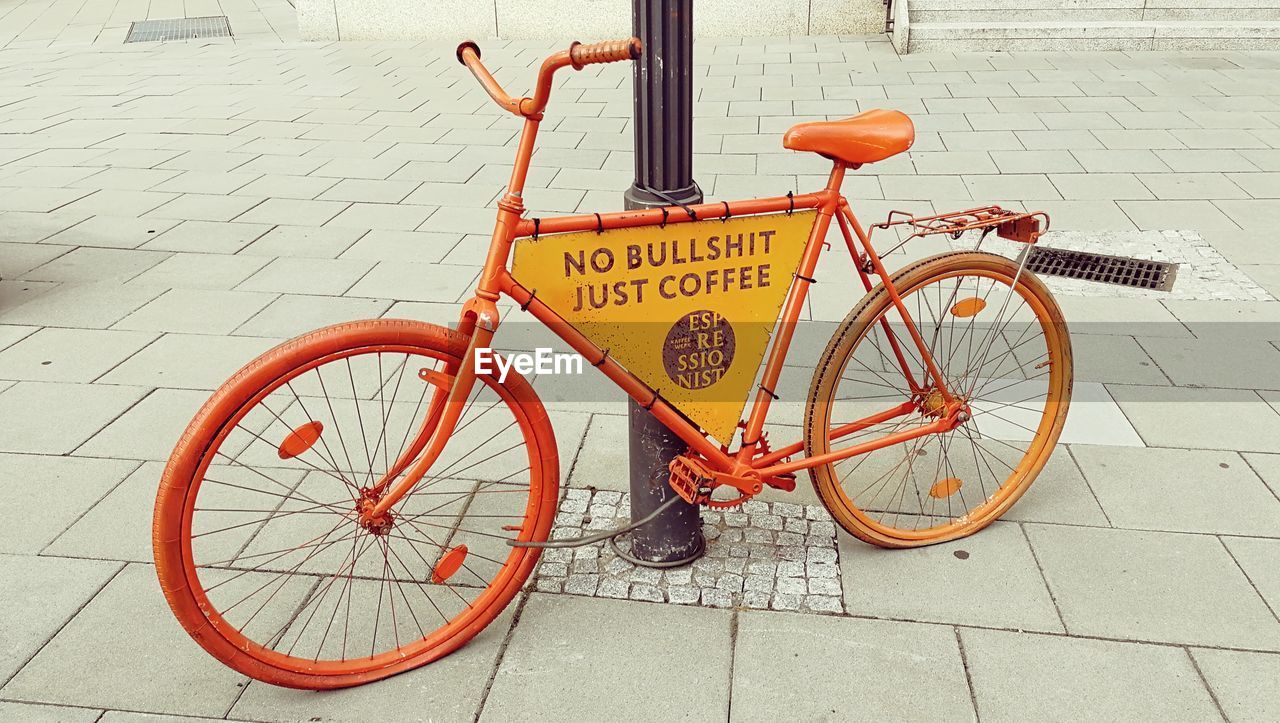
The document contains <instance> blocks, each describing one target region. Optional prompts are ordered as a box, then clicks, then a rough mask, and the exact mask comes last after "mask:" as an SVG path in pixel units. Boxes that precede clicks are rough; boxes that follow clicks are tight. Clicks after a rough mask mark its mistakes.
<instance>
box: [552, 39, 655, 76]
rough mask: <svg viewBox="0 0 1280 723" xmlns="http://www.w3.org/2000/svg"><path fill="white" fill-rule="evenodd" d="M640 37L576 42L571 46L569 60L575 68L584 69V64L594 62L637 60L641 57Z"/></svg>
mask: <svg viewBox="0 0 1280 723" xmlns="http://www.w3.org/2000/svg"><path fill="white" fill-rule="evenodd" d="M641 50H642V47H641V45H640V38H627V39H626V40H606V41H604V42H603V43H593V44H591V45H583V44H581V43H574V44H573V45H570V46H569V62H570V63H571V64H572V65H573V68H574V70H582V68H583V66H586V65H591V64H593V63H614V62H617V61H619V60H635V59H636V58H639V57H640V51H641Z"/></svg>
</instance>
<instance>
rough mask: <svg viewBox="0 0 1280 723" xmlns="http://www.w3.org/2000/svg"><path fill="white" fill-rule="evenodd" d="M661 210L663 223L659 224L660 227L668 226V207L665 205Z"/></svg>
mask: <svg viewBox="0 0 1280 723" xmlns="http://www.w3.org/2000/svg"><path fill="white" fill-rule="evenodd" d="M660 210H661V211H662V223H660V224H658V228H666V227H667V209H666V207H663V208H662V209H660Z"/></svg>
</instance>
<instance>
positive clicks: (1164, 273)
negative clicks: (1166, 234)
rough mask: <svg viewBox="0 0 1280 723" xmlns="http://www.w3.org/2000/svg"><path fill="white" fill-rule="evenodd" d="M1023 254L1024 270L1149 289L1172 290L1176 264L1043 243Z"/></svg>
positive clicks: (1176, 269) (1176, 268) (1029, 247)
mask: <svg viewBox="0 0 1280 723" xmlns="http://www.w3.org/2000/svg"><path fill="white" fill-rule="evenodd" d="M1023 253H1024V254H1025V255H1026V257H1027V269H1028V270H1029V271H1033V272H1035V273H1037V274H1048V275H1050V276H1062V277H1065V278H1068V279H1080V280H1081V281H1096V282H1098V283H1101V284H1114V285H1116V286H1130V287H1133V288H1137V289H1150V290H1152V291H1169V290H1170V289H1172V288H1173V280H1174V277H1175V276H1177V272H1178V265H1177V264H1171V263H1166V262H1164V261H1148V260H1147V259H1135V258H1131V257H1128V256H1107V255H1106V254H1092V253H1087V252H1085V251H1068V250H1066V249H1055V248H1049V247H1046V246H1028V247H1027V250H1026V251H1024V252H1023Z"/></svg>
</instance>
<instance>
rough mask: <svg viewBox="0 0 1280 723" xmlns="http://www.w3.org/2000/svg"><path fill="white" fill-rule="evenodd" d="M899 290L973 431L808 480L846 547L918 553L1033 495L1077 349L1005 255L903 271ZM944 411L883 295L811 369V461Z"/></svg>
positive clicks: (1055, 311) (1054, 310) (1046, 300)
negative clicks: (857, 543)
mask: <svg viewBox="0 0 1280 723" xmlns="http://www.w3.org/2000/svg"><path fill="white" fill-rule="evenodd" d="M893 285H894V288H895V289H897V291H898V293H899V295H900V297H901V299H902V301H903V303H904V304H905V306H906V308H907V311H908V313H909V314H910V315H911V316H912V318H913V320H914V321H915V324H916V327H917V329H918V330H919V332H920V334H921V336H922V337H923V339H924V340H925V342H926V344H928V345H929V347H930V355H931V356H932V357H933V359H934V361H935V363H936V365H937V366H938V368H939V369H940V372H941V374H942V376H943V377H944V379H945V380H946V383H947V387H948V389H949V390H950V391H951V392H952V393H954V394H955V395H957V396H959V397H963V401H964V403H966V404H968V405H969V407H970V411H969V412H968V414H969V419H968V420H967V421H965V422H964V423H962V424H960V426H959V427H957V428H956V429H954V430H952V431H950V432H946V433H943V434H938V433H933V434H927V435H925V436H921V437H917V438H916V439H912V440H909V441H907V442H903V443H900V444H896V445H892V446H888V447H884V448H881V449H878V450H875V451H872V452H868V453H866V454H863V455H860V456H856V457H850V458H848V459H845V460H841V461H840V462H836V463H833V464H825V465H819V466H817V467H814V468H812V469H810V475H811V477H812V479H813V484H814V487H815V489H816V490H817V493H818V496H819V498H821V500H822V503H823V504H824V505H825V506H826V508H827V510H828V511H829V512H830V513H831V516H832V518H833V519H834V520H835V521H836V523H838V524H839V525H840V526H841V527H843V528H844V529H845V530H846V531H848V532H849V533H850V534H852V535H854V536H855V537H857V538H859V539H861V540H863V541H865V542H869V543H871V544H874V545H879V546H881V547H919V546H922V545H931V544H936V543H939V542H946V541H948V540H954V539H957V538H960V537H965V536H967V535H971V534H973V533H974V532H977V531H978V530H980V529H982V528H983V527H986V526H987V525H989V524H991V523H992V522H993V521H995V520H996V519H998V518H999V517H1000V516H1001V515H1003V514H1004V513H1005V511H1007V510H1008V509H1009V508H1010V507H1011V506H1012V505H1013V503H1014V502H1016V501H1017V500H1018V498H1019V497H1021V496H1022V494H1023V493H1024V492H1025V491H1026V490H1027V488H1028V487H1030V486H1031V483H1032V482H1033V481H1034V480H1035V478H1036V476H1037V475H1038V474H1039V473H1040V470H1041V469H1043V468H1044V465H1045V464H1046V463H1047V462H1048V460H1049V455H1050V454H1051V453H1052V452H1053V448H1054V445H1055V444H1056V443H1057V440H1058V436H1059V435H1060V434H1061V433H1062V427H1063V425H1064V424H1065V423H1066V418H1067V408H1068V407H1069V405H1070V403H1071V385H1072V360H1071V342H1070V339H1069V337H1068V334H1067V328H1066V323H1065V322H1064V321H1063V318H1062V311H1061V310H1060V309H1059V308H1058V304H1057V302H1055V301H1054V299H1053V296H1052V295H1051V294H1050V292H1049V290H1048V289H1047V288H1046V287H1045V285H1044V284H1043V283H1042V282H1041V281H1040V279H1038V278H1036V277H1035V275H1034V274H1032V273H1031V272H1030V271H1026V270H1025V269H1024V270H1022V271H1021V273H1019V266H1018V264H1017V263H1015V262H1014V261H1011V260H1009V259H1007V258H1005V257H1003V256H997V255H994V254H989V253H980V252H968V251H960V252H952V253H945V254H940V255H938V256H934V257H932V258H928V259H925V260H923V261H920V262H918V263H916V264H914V265H912V266H909V267H907V268H905V269H903V270H901V271H899V272H898V273H896V274H895V275H894V277H893ZM895 345H896V347H897V348H896V350H895ZM899 352H900V353H901V355H902V360H901V361H900V360H899ZM904 362H905V366H906V367H907V369H909V370H910V371H911V373H912V375H913V376H914V379H915V380H916V381H917V384H916V387H915V388H913V387H912V385H911V384H910V383H908V381H907V376H906V374H905V373H904V372H903V371H902V367H903V366H904ZM904 402H914V403H915V405H916V410H915V411H913V412H911V413H909V414H906V415H902V416H900V417H896V418H894V419H890V420H888V421H886V422H882V423H878V424H875V425H873V426H871V427H869V428H867V429H864V430H860V431H858V432H855V433H849V434H846V435H845V436H842V437H839V438H833V430H838V429H840V428H841V427H842V425H848V424H849V423H851V422H853V421H855V420H858V419H863V418H865V417H867V416H870V415H871V414H873V413H876V412H881V411H883V410H886V409H890V408H893V407H896V406H898V405H900V404H903V403H904ZM941 403H942V396H941V394H940V393H938V392H935V391H932V382H931V378H930V375H929V373H928V372H927V371H926V369H925V366H924V362H923V361H922V360H921V355H920V353H919V350H918V348H917V347H916V345H915V344H914V342H913V340H912V338H911V337H910V335H909V332H907V331H906V329H905V325H904V324H903V323H902V320H901V317H900V316H899V314H898V311H897V310H896V307H895V305H894V304H893V302H892V300H891V298H890V296H889V294H888V292H887V291H886V289H885V288H884V286H883V285H881V286H878V287H876V288H875V289H873V290H872V291H871V292H870V293H868V294H867V295H866V296H865V297H864V298H863V300H862V301H861V303H859V305H858V306H857V307H855V308H854V309H853V311H851V312H850V313H849V315H848V316H847V317H846V318H845V320H844V321H843V322H842V323H841V324H840V327H839V328H838V329H837V331H836V333H835V335H834V336H833V337H832V339H831V341H830V342H829V343H828V344H827V348H826V351H825V352H824V353H823V355H822V357H821V360H820V362H819V364H818V367H817V369H815V370H814V376H813V382H812V384H811V386H810V390H809V399H808V404H807V408H806V413H805V444H806V451H807V453H808V454H809V455H810V456H813V455H819V454H825V453H827V452H830V451H832V450H833V449H839V448H841V447H847V446H851V445H852V444H855V443H864V442H868V441H871V440H873V439H875V438H878V437H883V436H885V435H886V434H891V433H896V432H903V431H910V429H911V428H912V427H913V426H923V425H925V424H928V423H930V422H932V421H934V420H935V419H937V418H938V409H939V407H940V405H941Z"/></svg>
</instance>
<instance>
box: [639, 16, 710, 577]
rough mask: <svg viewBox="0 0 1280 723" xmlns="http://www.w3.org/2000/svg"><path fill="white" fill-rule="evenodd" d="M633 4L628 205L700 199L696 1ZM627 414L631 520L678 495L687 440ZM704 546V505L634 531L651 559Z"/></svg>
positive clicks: (685, 554) (682, 556)
mask: <svg viewBox="0 0 1280 723" xmlns="http://www.w3.org/2000/svg"><path fill="white" fill-rule="evenodd" d="M631 7H632V21H633V24H634V29H635V35H636V36H637V37H639V38H640V40H641V41H642V42H643V43H644V53H643V54H642V55H641V56H640V60H639V61H637V62H636V64H635V133H636V141H635V151H636V180H635V183H634V184H633V185H632V186H631V188H629V189H627V192H626V193H625V194H624V196H623V200H624V203H625V205H626V207H627V208H628V209H634V208H651V207H655V206H668V205H672V204H671V201H672V200H674V201H675V202H676V203H700V202H701V201H702V189H700V188H698V184H697V183H695V182H694V180H693V0H632V6H631ZM654 191H658V192H660V193H661V194H665V195H666V196H667V197H668V198H669V199H670V200H668V198H663V197H662V196H661V195H659V194H658V193H654ZM627 417H628V422H629V425H630V434H631V444H630V455H631V519H632V520H639V519H641V518H643V517H645V516H646V515H648V514H650V513H651V512H653V511H654V510H655V509H657V507H658V506H659V505H661V504H662V503H664V502H666V501H667V500H668V499H670V498H671V497H674V496H675V492H674V491H672V489H671V486H670V485H669V484H667V477H668V473H667V465H668V464H669V463H670V462H671V460H672V459H674V458H675V457H676V456H677V455H679V454H681V453H683V452H684V451H685V450H686V449H687V445H685V444H684V442H682V441H681V440H680V438H679V437H677V436H676V435H675V434H673V433H672V432H671V430H669V429H667V427H666V425H664V424H662V423H661V422H659V421H658V420H657V419H656V418H655V417H654V416H653V415H652V414H650V413H649V412H648V411H646V410H645V409H644V408H643V407H641V406H640V405H639V404H637V403H636V402H635V401H634V400H631V401H630V402H629V403H628V415H627ZM704 544H705V543H704V541H703V539H702V518H701V515H700V513H699V509H698V507H697V505H690V504H687V503H684V502H677V503H676V504H674V505H673V506H672V507H670V508H669V509H667V511H666V512H664V513H663V514H662V515H660V516H659V517H658V518H657V519H655V520H654V521H652V522H650V523H649V524H647V525H645V526H643V527H640V528H638V529H636V530H635V531H634V532H632V533H631V554H632V556H633V557H635V558H636V559H638V560H643V561H647V562H653V563H668V564H669V563H672V562H677V563H678V562H680V561H691V560H693V559H695V558H697V557H698V556H699V555H701V554H702V550H703V547H704Z"/></svg>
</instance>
